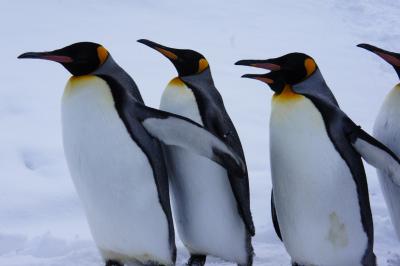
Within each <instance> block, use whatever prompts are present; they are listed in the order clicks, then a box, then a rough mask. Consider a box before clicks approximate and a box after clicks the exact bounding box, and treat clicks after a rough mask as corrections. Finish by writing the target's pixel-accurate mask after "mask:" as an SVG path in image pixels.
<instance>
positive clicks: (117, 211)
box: [20, 43, 245, 265]
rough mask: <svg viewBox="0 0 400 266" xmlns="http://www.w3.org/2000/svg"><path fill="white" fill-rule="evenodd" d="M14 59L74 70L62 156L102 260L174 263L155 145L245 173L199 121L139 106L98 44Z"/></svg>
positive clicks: (164, 181) (65, 105)
mask: <svg viewBox="0 0 400 266" xmlns="http://www.w3.org/2000/svg"><path fill="white" fill-rule="evenodd" d="M93 50H94V51H93ZM20 57H21V58H39V59H48V60H52V61H56V62H60V63H62V64H63V65H64V67H66V68H67V69H68V70H69V71H70V72H71V73H73V74H74V76H73V77H71V78H70V80H69V81H68V83H67V86H66V88H65V91H64V95H63V100H62V126H63V141H64V149H65V155H66V159H67V163H68V167H69V170H70V173H71V176H72V179H73V181H74V184H75V187H76V190H77V192H78V195H79V197H80V199H81V200H82V203H83V206H84V209H85V213H86V216H87V219H88V222H89V225H90V229H91V232H92V235H93V238H94V240H95V242H96V244H97V246H98V248H99V250H100V252H101V254H102V256H103V258H104V259H105V261H106V263H107V264H110V263H120V264H125V263H134V264H135V263H139V264H147V263H155V264H156V265H159V264H162V265H173V264H174V263H175V258H176V247H175V241H174V229H173V223H172V214H171V208H170V204H169V187H168V176H167V170H166V165H165V161H164V156H163V151H162V145H167V146H174V147H180V148H181V149H185V150H188V151H190V152H194V153H197V154H200V155H202V156H206V157H207V158H209V159H211V160H214V161H216V162H217V163H219V164H222V165H224V167H226V168H228V169H231V170H232V171H233V172H236V171H237V172H242V171H245V166H244V163H243V162H242V161H241V158H240V156H237V155H235V154H234V152H233V151H231V149H230V148H229V147H227V146H226V145H225V144H224V143H223V142H222V141H220V140H219V139H218V138H217V137H216V136H214V135H212V134H211V133H209V132H208V131H206V130H204V129H203V128H202V127H201V126H200V125H198V124H196V123H194V122H192V121H190V120H188V119H185V118H181V117H179V116H176V115H173V114H169V113H166V112H162V111H158V110H155V109H152V108H149V107H146V106H145V105H144V104H143V100H142V98H141V96H140V93H139V90H138V89H137V87H136V85H135V84H134V82H133V80H132V79H131V78H130V77H129V76H128V74H126V72H125V71H123V70H122V69H121V68H120V67H118V66H117V65H116V63H115V62H114V61H113V60H112V58H111V56H110V55H109V54H108V52H107V51H106V50H105V49H104V48H103V47H102V46H100V45H98V44H93V43H78V44H74V45H72V47H71V46H68V47H66V48H63V49H60V50H55V51H53V52H46V53H26V54H24V55H21V56H20ZM76 57H78V58H79V60H77V58H76ZM75 60H76V63H74V62H75ZM186 132H188V133H190V135H189V134H187V133H186ZM177 136H179V138H178V137H177ZM199 143H202V145H199Z"/></svg>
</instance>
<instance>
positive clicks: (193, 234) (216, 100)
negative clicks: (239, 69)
mask: <svg viewBox="0 0 400 266" xmlns="http://www.w3.org/2000/svg"><path fill="white" fill-rule="evenodd" d="M139 42H140V43H143V44H145V45H147V46H149V47H151V48H153V49H155V50H157V51H158V52H160V53H161V54H163V55H164V56H165V57H167V58H168V59H169V60H170V61H171V62H172V64H173V65H174V66H175V68H176V70H177V72H178V76H177V77H175V78H173V79H172V80H171V81H170V82H169V84H168V85H167V87H166V89H165V90H164V93H163V95H162V99H161V104H160V109H162V110H165V111H169V112H172V113H175V114H179V115H182V116H185V117H188V118H190V119H192V120H194V121H196V122H197V123H199V124H201V125H203V126H204V127H205V128H206V129H207V130H209V131H211V132H212V133H214V134H215V135H217V136H218V137H220V138H221V139H222V140H223V141H224V142H225V144H227V145H228V146H229V147H231V148H232V149H233V150H234V151H235V152H236V153H237V154H239V155H240V156H241V158H242V160H243V161H245V158H244V153H243V149H242V145H241V142H240V139H239V136H238V134H237V132H236V129H235V127H234V125H233V123H232V121H231V119H230V117H229V115H228V113H227V112H226V110H225V107H224V103H223V100H222V97H221V95H220V94H219V92H218V90H217V89H216V88H215V86H214V82H213V78H212V76H211V71H210V67H209V65H208V62H207V60H206V58H204V56H203V55H201V54H200V53H198V52H196V51H193V50H188V49H175V48H170V47H166V46H163V45H160V44H157V43H155V42H152V41H149V40H143V39H142V40H139ZM167 154H168V159H169V161H170V164H169V165H170V166H171V169H170V172H171V177H170V179H171V182H170V183H171V187H172V190H171V191H172V193H173V199H174V201H173V202H174V206H175V208H173V209H174V217H175V220H176V224H177V229H178V233H179V236H180V238H181V239H182V242H183V243H184V244H185V246H186V248H187V249H188V250H189V252H190V255H191V257H190V259H189V261H188V264H189V265H204V263H205V261H206V256H207V255H212V256H216V257H219V258H222V259H224V260H227V261H232V262H236V263H237V264H239V265H252V258H253V248H252V245H251V236H253V235H254V225H253V221H252V216H251V211H250V198H249V181H248V175H247V174H245V175H242V176H239V177H238V176H236V174H235V173H233V172H229V171H228V172H227V171H226V170H225V169H224V168H222V167H221V166H219V165H217V164H215V163H214V162H211V161H210V160H208V159H206V158H201V157H199V156H197V155H195V154H189V153H188V152H187V151H183V150H181V149H169V150H168V152H167Z"/></svg>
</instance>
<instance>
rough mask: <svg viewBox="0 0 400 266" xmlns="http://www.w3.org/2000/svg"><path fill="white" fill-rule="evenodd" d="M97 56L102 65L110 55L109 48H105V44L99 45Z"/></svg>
mask: <svg viewBox="0 0 400 266" xmlns="http://www.w3.org/2000/svg"><path fill="white" fill-rule="evenodd" d="M97 56H98V57H99V60H100V65H102V64H103V63H104V62H105V61H106V59H107V57H108V51H107V49H106V48H104V47H103V46H99V47H97Z"/></svg>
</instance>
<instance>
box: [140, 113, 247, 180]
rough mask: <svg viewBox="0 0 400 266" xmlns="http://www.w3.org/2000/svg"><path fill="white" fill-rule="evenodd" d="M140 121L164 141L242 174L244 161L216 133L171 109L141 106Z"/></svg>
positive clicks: (166, 143) (237, 175) (153, 134)
mask: <svg viewBox="0 0 400 266" xmlns="http://www.w3.org/2000/svg"><path fill="white" fill-rule="evenodd" d="M140 109H141V110H142V112H141V114H142V115H143V117H142V121H141V123H142V125H143V126H144V128H145V129H146V130H147V132H149V134H151V135H152V136H153V137H154V138H156V139H158V140H159V141H161V142H162V143H163V144H164V145H167V146H175V147H179V148H182V149H185V150H188V151H189V152H193V153H195V154H198V155H200V156H203V157H206V158H208V159H210V160H212V161H214V162H216V163H218V164H220V165H221V166H222V167H224V168H225V169H227V171H228V172H233V173H235V176H236V177H239V178H240V177H242V176H243V174H244V173H245V172H246V165H245V163H244V162H243V161H242V159H241V157H240V156H239V155H237V154H236V153H235V152H234V151H233V150H232V149H231V148H230V147H229V146H227V145H226V144H225V143H224V142H223V141H222V140H220V139H219V138H218V137H217V136H215V135H214V134H212V133H210V132H209V131H207V130H206V129H205V128H203V127H202V126H201V125H199V124H197V123H195V122H193V121H192V120H190V119H187V118H184V117H182V116H178V115H175V114H172V113H168V112H164V111H160V110H156V109H153V108H150V107H146V106H141V107H140Z"/></svg>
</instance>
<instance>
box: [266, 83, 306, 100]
mask: <svg viewBox="0 0 400 266" xmlns="http://www.w3.org/2000/svg"><path fill="white" fill-rule="evenodd" d="M303 97H304V96H303V95H300V94H298V93H295V92H294V91H293V90H292V86H290V85H285V87H284V88H283V90H282V92H281V93H279V94H277V93H275V94H274V96H273V97H272V100H273V101H278V102H289V101H295V100H300V99H301V98H303Z"/></svg>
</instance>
